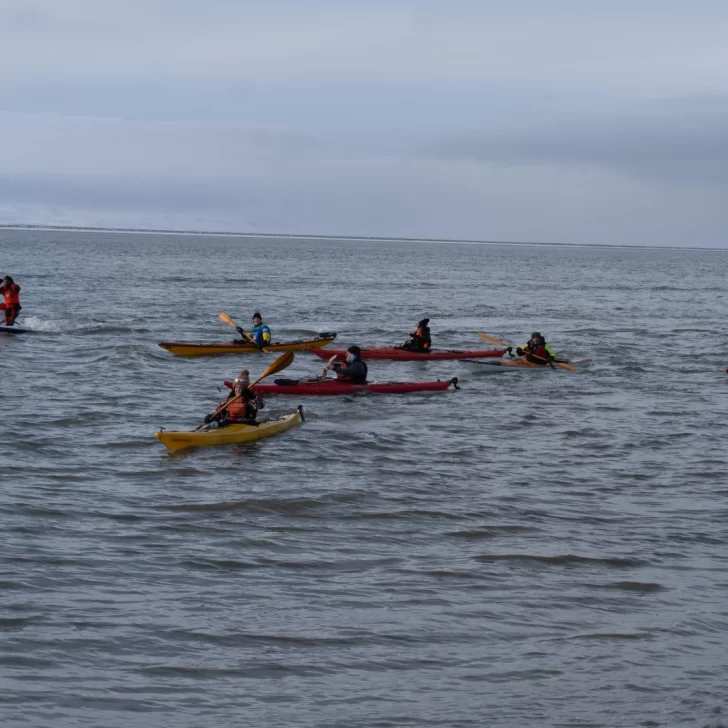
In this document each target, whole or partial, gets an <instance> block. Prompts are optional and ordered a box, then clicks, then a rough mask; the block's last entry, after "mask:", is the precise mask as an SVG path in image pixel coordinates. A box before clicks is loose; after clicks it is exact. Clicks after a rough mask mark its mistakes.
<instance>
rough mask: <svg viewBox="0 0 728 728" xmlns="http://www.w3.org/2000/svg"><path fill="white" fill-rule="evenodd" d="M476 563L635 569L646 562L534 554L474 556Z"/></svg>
mask: <svg viewBox="0 0 728 728" xmlns="http://www.w3.org/2000/svg"><path fill="white" fill-rule="evenodd" d="M474 558H475V560H476V561H480V562H481V563H484V564H489V563H491V562H494V561H515V562H524V563H528V562H533V563H535V564H551V565H555V566H579V565H583V564H595V565H601V566H612V567H629V568H635V567H638V566H645V565H646V562H645V561H641V560H640V559H631V558H624V557H619V556H608V557H597V556H576V555H574V554H563V555H559V556H538V555H536V554H483V555H482V556H475V557H474Z"/></svg>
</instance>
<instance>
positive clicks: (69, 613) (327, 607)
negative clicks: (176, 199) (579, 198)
mask: <svg viewBox="0 0 728 728" xmlns="http://www.w3.org/2000/svg"><path fill="white" fill-rule="evenodd" d="M0 247H1V249H2V251H3V256H2V261H1V265H2V267H3V270H2V272H3V273H4V272H10V273H11V274H12V275H14V276H15V277H16V279H17V280H18V282H20V284H21V285H22V286H23V292H24V294H25V295H24V298H23V304H24V307H25V311H24V314H25V316H24V321H25V323H26V324H28V325H30V326H33V327H35V328H37V329H41V330H43V331H45V332H47V333H45V334H43V335H37V336H27V337H8V336H0V359H1V360H2V365H3V367H2V378H1V379H0V401H1V403H2V410H3V416H4V421H5V428H4V433H3V437H2V440H0V482H1V487H0V498H1V501H0V505H1V506H2V507H1V508H0V533H1V534H2V537H1V540H0V545H1V549H2V574H0V588H1V589H2V592H1V597H2V599H1V601H0V605H1V607H2V610H1V611H0V684H1V685H2V690H1V691H0V717H2V725H3V726H18V727H30V726H32V727H36V726H54V727H59V726H62V727H66V726H109V727H113V728H116V727H117V726H118V727H119V728H135V727H141V726H144V727H147V726H168V725H169V726H171V725H174V726H179V727H190V728H192V727H197V726H227V725H230V726H232V725H251V726H296V727H299V726H300V727H309V726H353V727H356V726H374V725H376V726H485V725H490V726H509V727H510V726H513V727H514V728H515V727H519V728H521V727H522V726H638V725H644V726H708V725H709V726H719V725H723V724H724V722H727V721H728V718H726V717H725V715H724V713H723V712H722V711H724V710H725V707H726V697H725V696H726V694H728V691H727V690H726V685H727V684H728V682H727V678H728V649H727V641H726V629H728V605H727V603H726V587H728V522H727V520H726V516H727V515H728V508H727V505H728V478H727V477H726V465H727V464H728V463H727V459H726V454H725V443H726V438H727V437H728V425H727V424H726V410H727V409H728V407H727V405H728V396H727V395H728V383H727V382H726V380H727V379H728V376H727V375H726V374H725V372H724V370H725V368H726V366H728V351H727V348H726V336H725V322H726V319H727V318H728V304H727V301H726V293H725V281H726V280H727V279H728V255H726V254H722V253H711V252H684V251H675V250H673V251H654V250H598V249H563V248H541V247H505V246H463V245H423V246H418V245H414V244H393V243H378V242H359V243H333V242H318V241H291V240H287V241H286V240H280V241H276V240H244V239H226V238H203V237H184V236H150V235H148V236H132V235H110V234H106V235H105V234H99V233H94V234H88V233H45V232H13V231H5V232H2V233H0ZM255 309H261V310H262V311H263V313H264V314H265V317H266V319H267V321H268V322H269V324H270V325H271V327H272V328H273V329H274V333H275V334H277V335H280V336H283V337H294V336H300V335H303V334H306V333H309V332H315V331H319V330H332V329H333V330H337V331H339V332H340V342H341V343H344V344H346V345H348V344H350V343H359V344H390V343H399V342H400V341H401V340H402V339H403V338H404V335H405V334H406V332H407V331H409V330H410V329H411V328H412V326H413V324H414V323H415V322H416V321H417V320H418V319H419V318H421V317H422V316H425V315H427V316H430V317H431V318H432V329H433V335H434V336H435V338H436V344H439V345H441V346H471V345H472V346H478V345H479V339H477V337H476V336H475V334H474V332H475V331H477V330H483V331H487V332H489V333H491V334H494V335H496V336H500V337H502V338H505V339H508V340H513V341H515V342H516V343H520V342H522V341H523V340H525V338H526V337H527V335H528V334H529V333H530V332H531V330H533V329H534V328H538V329H540V330H541V331H542V332H544V333H545V334H546V335H547V336H548V338H549V340H550V341H551V343H552V344H553V345H554V346H555V347H556V348H557V350H559V351H561V352H563V353H566V354H572V355H577V354H582V355H586V356H591V357H593V358H594V360H595V364H594V366H593V367H592V368H591V369H589V370H587V371H585V372H583V373H580V374H569V373H563V372H559V373H550V372H549V373H540V372H539V373H538V374H530V373H528V374H523V373H519V372H514V373H509V374H503V375H498V376H482V375H480V376H478V375H477V374H471V373H470V372H469V371H468V370H466V369H465V367H464V366H463V365H460V364H458V363H457V362H442V363H427V364H422V363H414V364H387V363H382V364H377V363H372V365H371V374H372V376H373V377H376V378H378V379H430V378H437V377H442V378H445V377H448V378H449V377H451V376H458V377H460V378H461V385H462V391H460V392H448V393H445V394H420V395H410V396H400V397H382V396H380V397H375V396H369V397H343V398H308V399H304V398H301V399H300V400H294V401H291V400H284V399H279V400H277V401H276V400H274V399H269V400H268V408H267V411H268V412H270V413H276V412H282V411H289V410H291V409H293V407H294V406H295V405H297V404H299V401H300V402H303V404H304V405H305V407H306V411H307V413H308V421H307V422H306V423H305V424H304V425H303V426H301V427H299V428H296V429H294V430H292V431H290V432H288V433H286V434H284V435H281V436H278V437H276V438H272V439H269V440H264V441H261V442H259V443H257V444H254V445H250V446H238V447H227V448H207V449H201V450H197V451H190V452H188V453H183V454H178V455H176V456H170V455H167V454H166V451H165V450H164V448H163V447H162V446H161V445H160V444H159V443H158V442H157V441H156V440H155V439H154V437H153V436H152V435H153V433H154V431H155V430H156V429H157V428H158V427H159V426H166V427H168V428H187V427H191V426H194V425H196V424H197V423H198V422H199V420H200V418H201V416H202V415H204V414H205V413H207V412H209V411H211V410H212V409H213V407H214V406H215V404H216V402H217V400H218V399H219V397H220V396H221V395H220V394H219V392H218V390H217V386H218V385H219V384H220V383H221V381H222V380H223V379H224V378H226V377H230V376H232V375H234V374H235V373H236V371H237V370H238V369H239V368H240V366H242V365H245V366H248V367H249V368H250V369H251V370H252V373H253V374H254V375H255V374H257V373H259V372H260V371H262V369H263V368H264V367H265V366H266V365H267V364H268V363H269V362H270V361H271V360H272V358H271V357H269V356H265V355H261V356H255V357H247V358H242V357H227V358H217V359H198V360H182V359H177V358H175V357H173V356H171V355H170V354H168V353H166V352H165V351H163V350H162V349H160V348H158V347H157V346H156V344H157V342H158V341H160V340H174V339H207V340H225V339H227V338H229V337H230V333H231V330H230V329H226V328H225V327H223V326H222V325H221V324H220V323H219V322H218V321H217V319H216V317H215V316H216V314H217V312H218V311H221V310H224V311H227V312H228V313H230V314H231V315H232V316H233V317H235V318H239V319H240V320H241V321H242V322H244V323H246V324H247V323H248V319H249V316H250V314H251V313H252V312H253V311H254V310H255ZM321 364H322V362H320V361H319V360H318V359H314V358H313V357H312V356H310V355H300V356H297V357H296V362H295V363H294V365H293V367H292V368H291V369H290V370H289V373H290V374H291V375H298V374H301V375H303V374H310V373H314V372H316V371H318V370H319V368H320V367H321Z"/></svg>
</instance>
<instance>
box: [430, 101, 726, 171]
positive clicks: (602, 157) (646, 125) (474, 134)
mask: <svg viewBox="0 0 728 728" xmlns="http://www.w3.org/2000/svg"><path fill="white" fill-rule="evenodd" d="M706 107H707V108H699V107H697V105H696V104H695V100H694V99H691V100H690V101H689V103H683V104H682V105H681V106H680V107H679V108H675V107H673V108H672V109H669V110H666V111H665V112H664V113H640V112H636V113H635V112H634V111H632V112H627V113H622V114H617V113H612V114H608V115H607V114H601V115H593V116H576V117H575V116H574V115H571V116H564V117H562V118H559V119H553V118H548V119H539V118H535V119H533V120H532V123H531V124H530V125H528V126H526V125H518V126H512V127H510V128H507V129H503V128H493V129H488V128H485V129H480V130H477V131H468V132H462V133H459V134H451V135H448V136H447V137H446V138H444V139H440V140H437V141H434V142H432V143H430V144H429V145H426V146H423V147H422V148H421V149H419V150H418V151H420V152H421V153H424V154H431V155H434V156H436V157H441V158H445V159H453V160H471V161H477V162H481V163H495V164H521V165H533V164H550V165H554V164H558V165H583V166H593V167H597V168H607V169H614V170H616V171H618V172H621V173H623V174H629V175H636V176H639V177H642V178H646V179H650V180H652V181H656V182H659V183H660V184H668V185H669V184H671V183H673V182H677V183H685V182H690V183H699V184H709V185H710V184H717V185H728V111H722V110H720V102H719V101H717V100H715V99H711V103H710V104H707V105H706Z"/></svg>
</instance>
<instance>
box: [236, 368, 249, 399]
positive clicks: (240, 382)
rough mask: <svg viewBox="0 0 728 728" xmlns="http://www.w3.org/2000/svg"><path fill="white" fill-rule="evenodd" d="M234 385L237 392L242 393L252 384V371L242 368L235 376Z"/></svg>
mask: <svg viewBox="0 0 728 728" xmlns="http://www.w3.org/2000/svg"><path fill="white" fill-rule="evenodd" d="M234 385H235V394H240V392H242V391H243V389H245V387H247V386H249V385H250V372H249V371H248V370H247V369H241V370H240V374H238V376H237V377H235V382H234Z"/></svg>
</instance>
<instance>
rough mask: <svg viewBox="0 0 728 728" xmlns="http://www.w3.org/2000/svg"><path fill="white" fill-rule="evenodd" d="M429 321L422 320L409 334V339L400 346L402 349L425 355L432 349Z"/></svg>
mask: <svg viewBox="0 0 728 728" xmlns="http://www.w3.org/2000/svg"><path fill="white" fill-rule="evenodd" d="M429 323H430V319H428V318H426V319H422V321H420V322H419V323H418V324H417V328H416V329H415V330H414V331H413V332H412V333H411V334H410V337H409V339H407V341H405V342H404V344H402V349H407V350H408V351H421V352H424V353H427V352H428V351H430V349H431V348H432V337H431V336H430V327H429V326H428V324H429Z"/></svg>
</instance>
